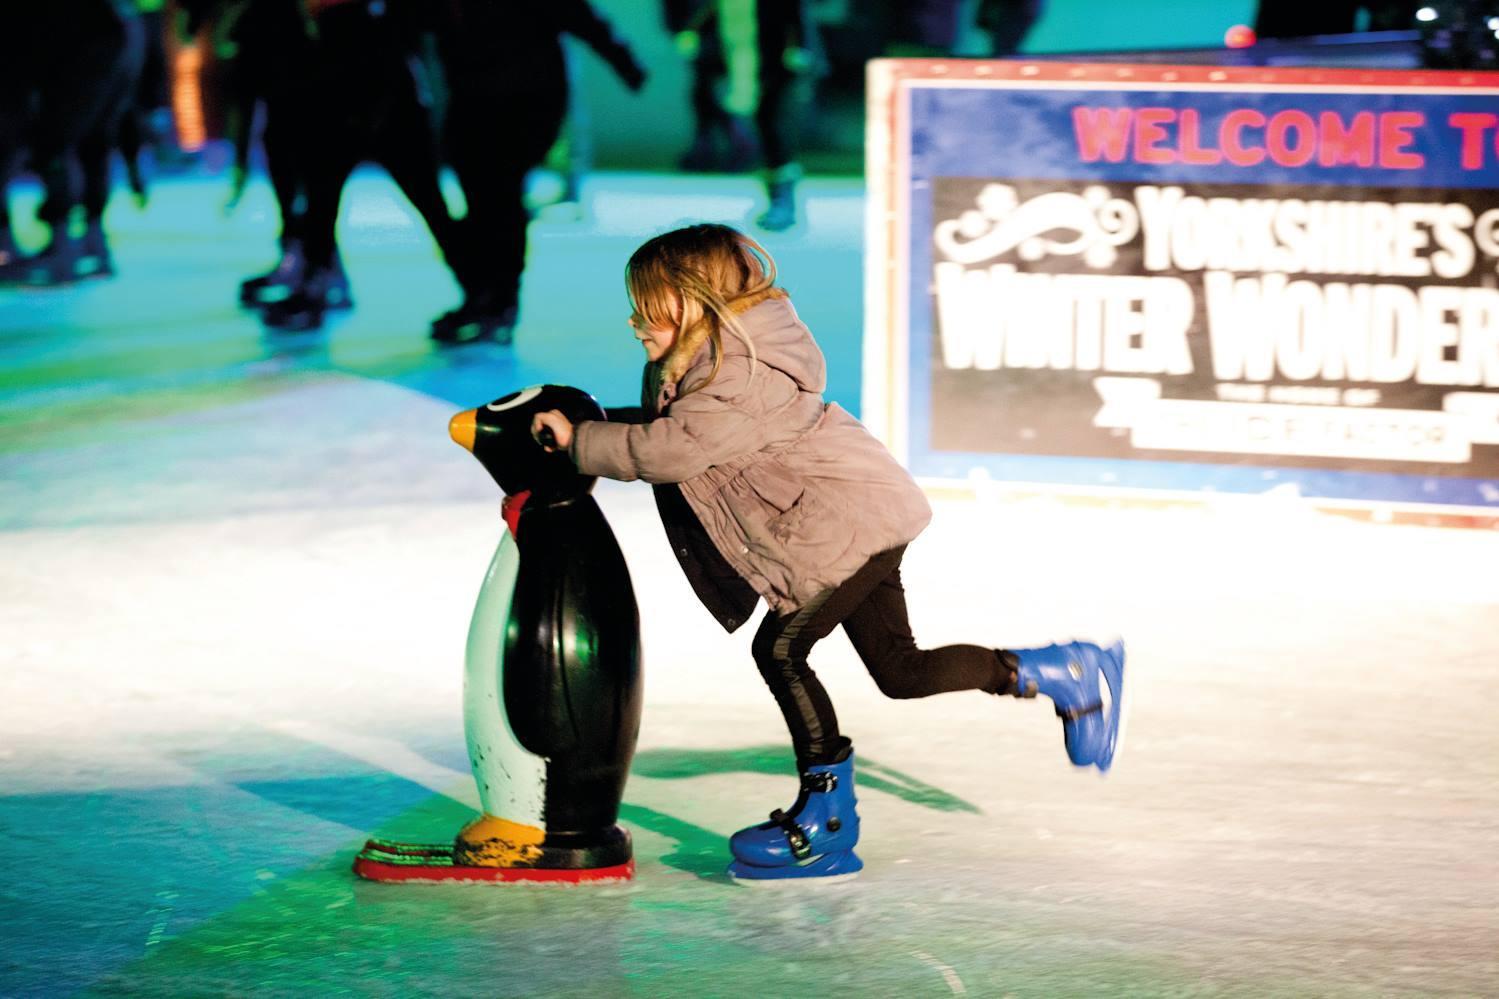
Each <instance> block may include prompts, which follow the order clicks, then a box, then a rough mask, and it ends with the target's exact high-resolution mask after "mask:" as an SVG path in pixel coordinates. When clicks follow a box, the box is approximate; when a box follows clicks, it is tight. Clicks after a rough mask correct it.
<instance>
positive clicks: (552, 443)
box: [536, 427, 557, 449]
mask: <svg viewBox="0 0 1499 999" xmlns="http://www.w3.org/2000/svg"><path fill="white" fill-rule="evenodd" d="M536 439H537V440H538V441H539V442H541V446H542V447H545V448H552V449H556V447H557V435H556V434H554V433H552V428H551V427H542V428H541V429H540V430H538V431H537V432H536Z"/></svg>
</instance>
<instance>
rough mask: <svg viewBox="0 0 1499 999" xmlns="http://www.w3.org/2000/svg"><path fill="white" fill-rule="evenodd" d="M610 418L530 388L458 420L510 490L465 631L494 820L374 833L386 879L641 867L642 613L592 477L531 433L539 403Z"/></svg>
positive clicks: (573, 874) (568, 874)
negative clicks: (447, 836) (453, 829)
mask: <svg viewBox="0 0 1499 999" xmlns="http://www.w3.org/2000/svg"><path fill="white" fill-rule="evenodd" d="M541 410H547V411H559V412H565V413H567V414H568V415H569V416H570V418H572V419H576V420H602V419H603V418H604V412H603V410H602V409H600V408H599V406H598V404H597V403H596V402H594V401H593V399H591V398H590V397H589V396H587V395H585V394H584V393H583V392H580V391H579V390H577V389H574V388H567V387H564V386H559V385H544V386H534V387H532V388H527V389H524V390H523V391H520V392H514V393H511V394H510V395H507V396H505V397H503V398H500V399H497V400H495V401H494V402H492V403H490V404H489V405H487V406H483V407H480V408H478V409H471V410H467V411H465V412H462V413H459V414H458V415H457V416H455V417H453V419H452V421H451V423H450V424H449V433H450V434H451V436H452V438H453V440H454V441H456V442H457V443H458V444H460V445H462V446H463V447H464V448H465V449H466V450H468V451H470V452H471V453H472V454H473V456H474V457H475V458H477V459H478V460H479V463H480V464H481V465H482V466H483V467H484V469H485V470H486V471H487V472H489V474H490V476H491V477H492V478H493V479H494V480H495V482H496V483H497V484H498V485H499V487H500V489H501V490H502V491H503V492H504V494H505V500H504V503H503V513H504V523H503V524H502V525H501V528H500V541H499V545H498V547H497V548H496V550H495V554H494V558H493V560H492V561H491V563H490V566H489V571H488V572H487V573H486V574H485V577H484V581H483V585H482V586H481V587H480V589H479V597H478V601H477V603H476V605H475V607H474V614H473V619H472V622H471V624H470V627H469V633H468V644H467V650H466V654H465V674H464V684H463V721H464V733H465V736H466V738H467V742H468V752H469V761H470V763H471V765H472V767H473V774H474V779H475V781H476V782H477V783H478V786H479V801H480V803H481V804H482V806H483V809H484V814H483V815H481V816H480V817H479V818H477V819H475V820H474V821H472V822H470V823H469V824H467V825H466V826H464V827H463V829H461V830H460V831H459V832H458V834H457V836H456V837H455V838H453V839H452V840H449V841H447V842H440V843H410V842H401V841H396V840H389V839H371V840H370V841H369V842H367V843H366V844H365V848H364V849H363V850H362V851H360V853H359V855H358V857H357V858H356V859H355V861H354V870H355V872H356V873H357V874H359V875H360V876H361V877H365V878H369V879H371V880H376V881H418V882H419V881H478V882H516V881H527V882H536V881H553V882H581V881H611V880H620V879H625V878H629V877H631V876H632V875H633V873H634V867H635V865H634V856H633V852H632V848H631V843H630V836H629V833H628V832H626V831H625V829H623V828H622V827H621V826H620V825H619V824H618V818H619V807H620V801H621V799H622V798H623V795H624V787H625V779H626V777H627V776H628V774H629V772H630V761H631V760H632V759H633V757H634V753H635V742H636V737H637V735H638V734H639V730H640V707H641V674H640V621H639V614H638V611H637V608H636V603H635V594H634V590H633V589H632V587H631V585H630V574H629V570H628V568H627V567H626V565H625V561H624V556H623V554H622V553H621V552H620V550H619V545H618V544H617V543H616V542H615V539H614V534H613V533H612V532H611V531H610V529H609V524H608V523H607V521H605V519H604V515H603V513H602V511H600V510H599V507H598V504H597V503H595V502H594V499H593V497H592V496H591V495H590V491H591V490H592V488H593V483H594V481H595V480H594V478H593V477H591V476H588V475H584V474H581V473H579V472H578V470H577V469H576V468H575V467H574V466H573V464H572V462H571V461H569V460H568V459H567V457H566V456H565V455H561V454H555V453H548V452H547V451H545V450H543V449H542V448H541V447H539V446H538V445H537V444H536V442H535V441H533V440H532V436H531V420H532V417H533V416H534V414H535V413H537V412H539V411H541Z"/></svg>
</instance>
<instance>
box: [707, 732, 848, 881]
mask: <svg viewBox="0 0 1499 999" xmlns="http://www.w3.org/2000/svg"><path fill="white" fill-rule="evenodd" d="M856 804H857V800H856V799H855V798H854V757H853V753H852V751H850V753H849V754H848V756H847V757H846V758H844V759H843V760H840V761H839V762H837V763H831V764H826V765H821V766H814V767H808V768H807V770H806V772H805V773H803V774H802V786H801V793H800V794H798V795H797V798H796V804H794V805H792V806H791V810H790V811H789V812H783V811H781V810H780V809H779V808H778V809H776V810H775V811H773V812H771V813H770V821H769V822H762V823H761V824H759V825H757V826H750V827H749V828H747V829H741V830H739V831H738V832H736V833H735V834H734V835H733V836H732V837H731V838H730V839H729V850H730V852H732V853H733V854H734V862H733V863H732V864H730V865H729V877H731V878H733V879H734V880H736V881H741V882H755V881H788V880H796V879H805V878H821V879H824V880H846V879H848V878H851V877H853V876H854V875H855V874H857V873H858V872H859V871H861V870H863V868H864V862H863V861H862V860H860V859H859V858H858V856H857V855H855V854H854V844H856V843H858V842H859V813H858V812H857V811H855V810H854V806H855V805H856Z"/></svg>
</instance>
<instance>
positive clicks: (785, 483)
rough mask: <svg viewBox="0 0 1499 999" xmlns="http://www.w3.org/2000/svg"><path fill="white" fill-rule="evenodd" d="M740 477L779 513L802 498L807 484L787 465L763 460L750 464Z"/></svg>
mask: <svg viewBox="0 0 1499 999" xmlns="http://www.w3.org/2000/svg"><path fill="white" fill-rule="evenodd" d="M739 474H740V477H741V478H743V479H744V483H745V485H747V486H749V488H750V490H751V491H752V492H753V493H754V494H755V495H756V496H758V497H759V498H760V499H762V500H764V501H765V502H766V504H767V505H769V506H770V507H771V508H773V509H774V510H775V511H776V512H777V513H785V512H786V511H788V510H790V509H791V508H792V507H794V506H796V503H797V500H799V499H801V498H802V493H803V492H804V491H805V490H806V484H805V483H804V482H803V481H802V480H801V479H800V478H798V477H797V476H795V475H793V474H792V473H791V472H790V470H788V469H787V468H786V467H785V466H783V465H780V464H778V463H775V462H768V461H762V462H759V463H757V464H754V465H750V466H749V467H748V468H746V469H745V470H744V471H743V472H740V473H739Z"/></svg>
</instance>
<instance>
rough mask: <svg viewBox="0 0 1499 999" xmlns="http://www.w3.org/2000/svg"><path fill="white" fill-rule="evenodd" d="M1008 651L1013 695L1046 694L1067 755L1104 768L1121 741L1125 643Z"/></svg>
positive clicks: (1079, 644)
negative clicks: (1012, 660) (1012, 667)
mask: <svg viewBox="0 0 1499 999" xmlns="http://www.w3.org/2000/svg"><path fill="white" fill-rule="evenodd" d="M1010 654H1011V655H1013V656H1014V657H1015V660H1016V661H1017V662H1016V663H1015V689H1014V691H1013V693H1014V695H1015V696H1016V697H1035V696H1036V695H1037V694H1038V693H1040V694H1045V695H1046V696H1047V697H1049V698H1051V700H1052V703H1053V704H1054V705H1055V706H1056V710H1057V717H1059V718H1061V719H1062V738H1063V740H1064V741H1065V742H1066V745H1067V756H1068V757H1069V758H1070V759H1071V760H1072V762H1073V763H1075V764H1076V765H1077V766H1080V767H1086V766H1095V767H1097V768H1098V769H1099V770H1100V771H1104V770H1108V769H1109V767H1110V766H1112V765H1113V763H1114V758H1115V757H1116V756H1117V755H1118V754H1119V749H1120V746H1121V744H1122V743H1123V739H1124V712H1125V706H1126V705H1125V700H1124V643H1123V642H1115V643H1114V644H1113V645H1111V646H1109V647H1108V648H1107V649H1102V648H1099V647H1098V646H1097V645H1094V644H1093V643H1092V642H1072V643H1069V644H1067V645H1048V646H1046V647H1045V648H1040V649H1014V650H1011V653H1010ZM1100 677H1102V678H1103V683H1102V685H1100V683H1099V678H1100ZM1105 690H1106V691H1107V700H1106V699H1105V696H1104V693H1105Z"/></svg>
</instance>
